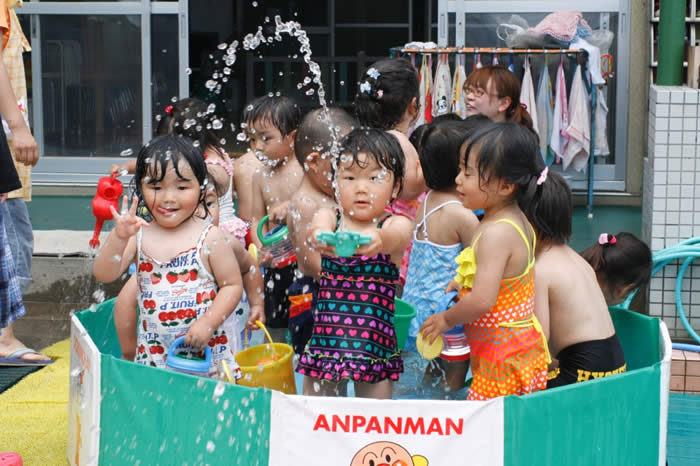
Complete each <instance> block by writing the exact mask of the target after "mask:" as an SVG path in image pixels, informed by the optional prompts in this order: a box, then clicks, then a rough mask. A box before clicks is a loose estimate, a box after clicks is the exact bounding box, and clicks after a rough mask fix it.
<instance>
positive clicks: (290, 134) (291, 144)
mask: <svg viewBox="0 0 700 466" xmlns="http://www.w3.org/2000/svg"><path fill="white" fill-rule="evenodd" d="M296 135H297V130H294V131H292V132H291V133H289V134H288V135H287V136H286V137H285V138H286V139H287V140H288V141H289V145H290V147H294V138H295V137H296Z"/></svg>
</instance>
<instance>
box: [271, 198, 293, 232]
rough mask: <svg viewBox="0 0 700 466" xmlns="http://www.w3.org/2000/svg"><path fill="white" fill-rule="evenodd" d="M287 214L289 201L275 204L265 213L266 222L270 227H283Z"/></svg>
mask: <svg viewBox="0 0 700 466" xmlns="http://www.w3.org/2000/svg"><path fill="white" fill-rule="evenodd" d="M288 213H289V201H284V202H282V203H280V204H277V205H276V206H274V207H273V208H272V209H270V210H269V211H268V213H267V215H268V221H269V222H270V224H271V225H273V226H274V225H285V224H286V223H287V214H288Z"/></svg>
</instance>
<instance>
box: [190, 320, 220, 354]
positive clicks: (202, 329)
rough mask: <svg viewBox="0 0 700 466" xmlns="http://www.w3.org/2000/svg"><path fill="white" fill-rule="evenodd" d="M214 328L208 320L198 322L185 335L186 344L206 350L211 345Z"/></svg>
mask: <svg viewBox="0 0 700 466" xmlns="http://www.w3.org/2000/svg"><path fill="white" fill-rule="evenodd" d="M214 330H216V329H215V328H214V327H212V326H211V324H210V323H209V321H208V319H199V320H196V321H195V322H194V323H193V324H192V325H190V329H189V330H187V333H186V334H185V344H186V345H189V346H192V347H193V348H197V349H200V350H201V349H204V347H205V346H207V345H208V344H209V340H211V336H212V335H213V334H214Z"/></svg>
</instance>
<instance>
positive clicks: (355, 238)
mask: <svg viewBox="0 0 700 466" xmlns="http://www.w3.org/2000/svg"><path fill="white" fill-rule="evenodd" d="M316 239H317V240H319V241H321V242H323V243H326V244H328V245H330V246H334V247H335V253H336V254H337V255H339V256H340V257H350V256H352V255H353V254H355V250H356V249H357V247H358V246H361V245H363V244H369V243H370V242H371V241H372V237H370V236H366V235H361V234H359V233H356V232H354V231H336V232H334V233H330V232H323V233H319V234H317V235H316Z"/></svg>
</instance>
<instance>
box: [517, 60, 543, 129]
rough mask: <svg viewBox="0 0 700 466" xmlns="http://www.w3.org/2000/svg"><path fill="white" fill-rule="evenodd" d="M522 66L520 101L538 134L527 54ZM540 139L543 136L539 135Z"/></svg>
mask: <svg viewBox="0 0 700 466" xmlns="http://www.w3.org/2000/svg"><path fill="white" fill-rule="evenodd" d="M523 68H525V71H524V73H523V82H522V84H521V85H520V103H521V104H525V109H526V110H527V111H528V113H530V116H531V117H532V127H533V129H534V130H535V132H536V133H537V134H538V135H540V131H539V129H538V126H537V104H536V102H535V87H534V86H533V83H532V72H531V70H530V57H529V56H526V57H525V63H524V64H523ZM540 139H544V138H542V136H541V135H540Z"/></svg>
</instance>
